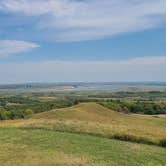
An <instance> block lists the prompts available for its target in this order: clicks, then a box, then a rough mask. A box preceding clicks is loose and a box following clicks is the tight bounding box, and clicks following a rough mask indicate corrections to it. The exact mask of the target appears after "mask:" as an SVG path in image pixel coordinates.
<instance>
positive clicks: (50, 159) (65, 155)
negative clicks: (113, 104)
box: [0, 103, 166, 166]
mask: <svg viewBox="0 0 166 166" xmlns="http://www.w3.org/2000/svg"><path fill="white" fill-rule="evenodd" d="M165 131H166V116H161V115H159V116H148V115H136V114H123V113H119V112H115V111H112V110H110V109H108V108H105V107H103V106H101V105H99V104H97V103H81V104H78V105H76V106H73V107H69V108H64V109H57V110H52V111H49V112H44V113H39V114H35V115H34V116H33V117H31V118H30V119H26V120H14V121H3V122H1V123H0V144H1V145H2V146H1V147H0V165H2V166H6V165H7V166H19V165H20V166H32V165H35V166H45V165H48V166H53V165H55V166H85V165H86V166H93V165H95V166H107V165H108V166H111V165H113V166H121V165H124V166H130V165H132V166H138V165H143V166H144V165H145V166H147V165H149V166H156V165H158V166H164V165H165V163H166V158H165V155H166V148H164V147H162V146H164V145H165V140H166V132H165ZM112 138H113V139H112ZM121 140H123V141H121ZM138 143H141V144H138ZM142 143H143V144H142ZM146 144H148V145H146ZM150 144H151V145H150ZM154 145H155V146H154ZM156 145H157V146H156ZM158 145H159V146H158Z"/></svg>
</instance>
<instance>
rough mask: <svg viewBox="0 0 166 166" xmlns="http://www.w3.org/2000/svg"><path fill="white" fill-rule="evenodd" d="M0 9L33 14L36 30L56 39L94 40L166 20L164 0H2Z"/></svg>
mask: <svg viewBox="0 0 166 166" xmlns="http://www.w3.org/2000/svg"><path fill="white" fill-rule="evenodd" d="M0 11H1V12H4V13H10V14H12V15H15V16H19V15H21V16H22V15H23V16H24V17H27V18H31V19H34V18H35V19H34V21H33V28H34V29H35V32H37V30H38V31H39V33H40V32H42V33H43V34H41V35H43V37H44V38H48V39H51V40H56V41H84V40H95V39H101V38H106V37H111V36H113V35H119V34H123V33H128V32H135V31H141V30H145V29H149V28H155V27H159V26H161V25H162V24H165V23H166V1H165V0H146V1H145V0H1V1H0ZM24 19H25V18H24ZM25 33H26V32H25Z"/></svg>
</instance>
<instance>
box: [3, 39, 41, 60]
mask: <svg viewBox="0 0 166 166" xmlns="http://www.w3.org/2000/svg"><path fill="white" fill-rule="evenodd" d="M37 47H40V46H39V45H37V44H35V43H31V42H25V41H16V40H0V57H1V56H9V55H13V54H17V53H22V52H26V51H29V50H31V49H34V48H37Z"/></svg>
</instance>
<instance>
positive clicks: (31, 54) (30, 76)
mask: <svg viewBox="0 0 166 166" xmlns="http://www.w3.org/2000/svg"><path fill="white" fill-rule="evenodd" d="M165 44H166V1H165V0H146V1H145V0H102V1H101V0H1V1H0V76H1V77H0V84H9V83H10V84H11V83H28V82H122V81H125V82H137V81H138V82H139V81H140V82H142V81H166V76H165V73H166V46H165Z"/></svg>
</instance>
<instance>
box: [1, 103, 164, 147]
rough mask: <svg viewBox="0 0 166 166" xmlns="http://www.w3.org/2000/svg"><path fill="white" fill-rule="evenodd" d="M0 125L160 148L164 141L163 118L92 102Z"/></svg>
mask: <svg viewBox="0 0 166 166" xmlns="http://www.w3.org/2000/svg"><path fill="white" fill-rule="evenodd" d="M0 126H1V127H14V126H15V127H21V128H42V129H49V130H54V131H61V132H70V133H82V134H89V135H97V136H102V137H107V138H116V139H120V140H125V141H132V142H139V143H148V144H155V145H162V146H164V145H165V139H166V132H165V131H166V116H158V117H156V116H155V117H154V116H147V115H136V114H123V113H119V112H114V111H111V110H110V109H107V108H105V107H103V106H101V105H99V104H96V103H81V104H79V105H76V106H73V107H69V108H64V109H58V110H53V111H49V112H44V113H40V114H36V115H34V116H33V117H32V118H31V119H28V120H17V121H7V122H3V123H1V125H0Z"/></svg>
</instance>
